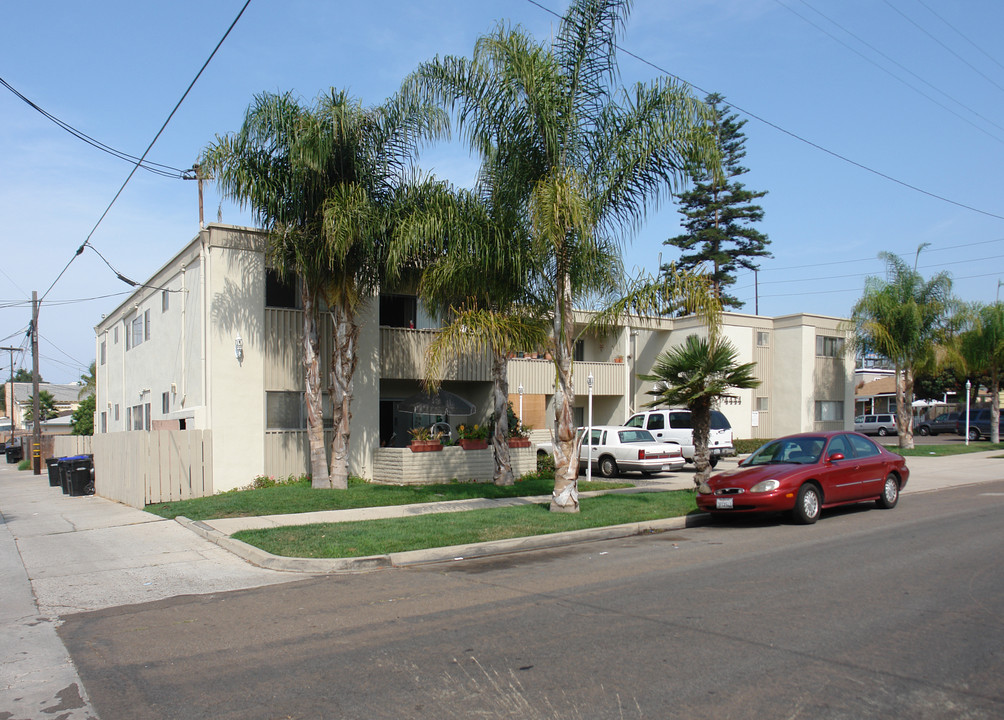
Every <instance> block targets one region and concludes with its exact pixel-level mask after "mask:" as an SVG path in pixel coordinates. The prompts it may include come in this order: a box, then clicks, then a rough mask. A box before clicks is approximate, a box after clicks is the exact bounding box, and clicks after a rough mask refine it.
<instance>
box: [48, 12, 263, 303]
mask: <svg viewBox="0 0 1004 720" xmlns="http://www.w3.org/2000/svg"><path fill="white" fill-rule="evenodd" d="M250 4H251V0H245V2H244V5H243V7H241V9H240V12H238V13H237V17H235V18H234V21H233V22H232V23H230V27H228V28H227V31H226V32H225V33H223V37H221V38H220V41H219V42H218V43H216V47H215V48H213V51H212V52H211V53H210V54H209V57H208V58H206V61H205V62H204V63H203V64H202V67H201V68H199V72H197V73H196V74H195V77H194V78H193V79H192V82H191V83H189V85H188V88H187V89H186V90H185V92H184V93H183V94H182V96H181V99H180V100H178V102H177V104H175V106H174V109H173V110H171V113H170V114H169V115H168V116H167V119H166V120H165V121H164V124H163V125H161V126H160V130H158V131H157V134H156V135H154V138H153V140H151V141H150V144H149V145H147V148H146V150H144V151H143V155H142V156H141V157H140V158H139V160H138V161H137V162H136V163H135V165H134V166H133V169H132V170H131V171H130V172H129V175H128V177H126V179H125V182H123V183H122V187H120V188H119V190H118V192H117V193H115V197H113V198H112V201H111V202H110V203H108V207H106V208H105V211H104V212H103V213H101V217H100V218H98V221H97V222H96V223H95V224H94V227H93V228H91V231H90V232H89V233H88V234H87V238H86V239H85V240H84V243H83V245H81V246H80V247H79V248H77V251H76V252H75V253H74V254H73V257H71V258H70V260H69V262H67V263H66V267H64V268H63V269H62V270H61V271H60V273H59V275H57V276H56V279H55V280H53V281H52V285H49V287H48V289H47V290H46V291H45V292H44V293H42V297H41V298H39V302H40V303H41V302H42V300H44V299H45V297H46V295H48V294H49V292H50V291H51V290H52V288H53V286H55V284H56V283H57V282H59V279H60V278H61V277H63V273H65V272H66V270H67V268H69V267H70V263H72V262H73V261H74V260H75V259H76V258H77V256H78V255H80V254H81V253H82V252H83V251H84V248H85V247H90V248H91V249H92V250H94V252H97V253H98V256H99V257H100V258H101V259H102V260H104V261H105V264H106V265H108V267H109V268H111V269H112V271H113V272H115V275H116V276H117V277H118V278H119V279H120V280H122V281H123V282H126V283H127V284H130V285H133V286H135V285H138V283H136V282H135V281H132V280H129V279H128V278H126V277H124V276H123V275H122V274H121V273H119V272H118V271H117V270H115V268H112V266H111V263H109V262H108V260H106V259H105V257H104V256H103V255H101V253H100V252H98V251H97V249H96V248H94V246H93V245H91V244H90V242H91V237H92V236H93V235H94V233H95V231H96V230H97V229H98V226H99V225H101V222H102V221H103V220H104V219H105V216H107V215H108V212H109V211H110V210H111V209H112V206H113V205H114V204H115V201H116V200H118V199H119V196H120V195H121V194H122V191H123V190H125V188H126V185H128V184H129V181H130V180H132V176H133V175H135V174H136V170H138V169H139V168H140V166H141V165H142V164H143V161H144V160H146V156H147V155H148V154H149V152H150V150H151V149H152V148H153V146H154V143H156V142H157V140H158V139H159V138H160V136H161V134H163V132H164V130H165V129H166V128H167V125H168V123H169V122H171V119H172V118H173V117H174V114H175V113H176V112H178V108H180V107H181V103H183V102H184V101H185V98H187V97H188V93H190V92H191V91H192V88H193V87H195V83H196V82H198V80H199V78H200V77H202V73H203V72H204V71H205V69H206V68H207V67H208V66H209V63H210V62H211V61H212V59H213V58H214V57H215V56H216V53H217V51H218V50H219V49H220V47H221V46H222V45H223V42H224V41H225V40H226V39H227V36H229V35H230V31H231V30H233V29H234V26H235V25H236V24H237V21H238V20H240V19H241V16H242V15H243V14H244V11H245V10H246V9H247V7H248V5H250Z"/></svg>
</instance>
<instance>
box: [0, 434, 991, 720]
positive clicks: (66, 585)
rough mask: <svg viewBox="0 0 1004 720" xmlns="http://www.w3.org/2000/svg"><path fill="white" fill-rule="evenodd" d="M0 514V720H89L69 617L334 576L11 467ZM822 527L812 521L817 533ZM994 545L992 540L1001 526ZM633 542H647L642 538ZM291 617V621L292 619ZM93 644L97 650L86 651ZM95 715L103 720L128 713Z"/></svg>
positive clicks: (966, 481)
mask: <svg viewBox="0 0 1004 720" xmlns="http://www.w3.org/2000/svg"><path fill="white" fill-rule="evenodd" d="M993 455H994V453H977V454H975V455H971V456H965V457H964V458H914V459H911V460H910V466H911V468H912V470H913V473H912V477H911V482H910V485H909V486H908V487H907V488H906V492H905V493H904V498H903V500H901V508H900V509H897V510H896V511H894V513H896V517H899V516H900V511H901V509H902V508H903V507H907V506H908V503H907V499H908V498H909V497H910V496H911V495H913V494H926V493H928V492H931V491H936V490H938V489H941V488H946V487H965V486H968V485H972V484H974V483H975V484H980V483H983V482H985V481H989V480H994V479H1000V478H1004V462H1002V461H1001V460H1000V459H995V458H994V457H993ZM689 479H690V478H689V474H688V473H686V472H684V473H681V474H679V477H678V478H677V480H676V482H681V483H683V484H684V485H686V483H687V481H689ZM670 480H672V479H670ZM988 497H993V495H990V496H988ZM0 515H2V521H3V527H2V528H0V572H2V578H3V582H2V584H0V620H2V626H0V647H3V648H4V655H3V665H2V667H0V718H3V719H13V718H34V717H46V718H52V717H58V718H61V719H62V720H75V719H77V718H93V717H97V713H96V712H95V710H94V707H93V706H92V704H91V702H90V698H89V696H88V690H87V689H85V688H87V687H89V686H90V683H91V681H90V680H88V682H87V683H82V682H81V681H80V677H79V675H78V672H77V666H76V664H75V662H74V661H75V660H76V657H74V658H73V659H71V657H70V653H69V652H68V651H67V648H66V646H64V644H63V642H62V641H61V640H60V638H59V637H58V636H57V633H56V630H57V628H58V627H59V626H60V625H62V624H63V623H69V622H70V619H71V618H72V619H73V622H77V621H78V620H82V619H85V618H89V617H92V616H93V613H94V611H102V612H106V613H109V614H110V615H111V616H114V615H115V613H118V612H127V611H129V612H131V611H132V610H133V609H134V608H148V607H149V608H152V607H157V606H160V605H165V606H166V605H171V604H173V603H181V604H185V603H208V604H210V605H213V606H217V605H218V606H219V607H227V605H226V603H228V602H230V603H233V602H234V599H235V598H237V597H254V596H255V594H256V592H264V591H261V590H259V591H256V590H254V589H255V588H264V587H266V586H273V585H274V586H276V588H275V589H276V592H280V591H281V590H282V589H284V588H293V587H296V583H297V581H301V584H307V585H309V584H311V583H323V582H325V581H326V580H327V578H319V577H318V573H319V572H331V571H333V570H334V569H333V568H328V569H325V570H319V571H317V570H315V571H312V572H289V571H275V570H266V569H263V568H262V567H256V566H254V565H251V564H249V563H248V562H246V561H245V560H243V559H241V558H240V557H238V556H236V555H234V554H233V553H231V552H228V551H226V550H225V549H224V548H223V547H222V546H221V545H219V544H217V543H215V542H211V541H209V540H207V539H206V538H205V537H204V536H203V535H200V534H197V533H194V532H192V531H191V530H190V529H189V528H187V527H185V526H184V525H182V524H180V523H177V522H174V521H167V520H163V519H162V518H159V517H157V516H154V515H151V514H149V513H145V512H143V511H140V510H135V509H133V508H128V507H125V506H123V505H120V504H117V503H114V502H110V501H107V500H105V499H103V498H100V497H93V496H92V497H85V498H70V497H66V496H63V495H62V494H61V493H60V492H59V491H58V489H56V488H49V487H48V486H47V482H46V480H45V476H44V475H43V476H42V477H37V476H32V475H31V474H30V473H26V472H18V471H16V470H15V469H13V467H12V466H7V467H3V466H0ZM866 515H867V514H866ZM297 521H299V520H297ZM826 524H827V523H825V522H824V523H820V524H819V527H823V526H825V525H826ZM685 532H687V533H690V532H695V530H687V531H685ZM224 534H225V533H224ZM674 535H675V532H663V533H661V534H659V535H654V536H651V538H650V539H651V540H653V541H654V542H656V543H658V542H660V541H665V540H667V539H668V538H672V537H674ZM991 536H993V534H992V533H991ZM997 536H998V537H999V536H1000V533H999V528H998V533H997ZM565 542H566V543H569V545H568V546H567V547H565V548H562V549H558V550H551V551H546V552H545V551H542V550H535V551H534V552H528V553H519V554H512V548H508V549H502V548H486V549H484V550H483V552H484V554H487V555H489V556H495V557H494V558H493V559H492V561H491V562H494V563H497V565H491V566H490V567H509V566H511V567H514V568H527V567H530V568H532V567H536V566H538V563H539V562H542V561H543V559H545V558H547V557H550V555H551V554H553V553H557V554H558V555H559V556H561V555H562V554H563V553H572V554H575V553H578V552H580V550H578V548H580V547H581V548H583V549H584V550H583V551H589V548H590V547H592V546H595V542H593V543H585V544H584V543H583V539H582V538H580V537H570V538H568V539H567V540H566V541H565ZM639 542H642V543H643V544H645V540H644V539H641V540H639ZM526 546H528V547H529V546H530V543H526ZM645 546H646V547H647V546H648V544H645ZM499 553H501V554H499ZM998 554H999V553H998ZM454 558H455V555H453V554H449V553H445V554H443V553H441V554H440V555H439V556H436V554H435V553H430V554H428V555H426V556H425V557H424V559H423V558H420V559H418V561H419V562H433V563H435V562H438V563H440V564H438V565H430V566H428V567H430V568H435V570H433V572H434V573H440V572H443V571H444V565H443V563H446V564H449V565H450V568H451V569H452V568H453V567H471V568H476V567H479V566H478V565H477V563H478V562H485V561H473V560H465V561H462V562H459V563H458V562H455V561H454ZM558 566H559V567H560V564H559V565H558ZM418 567H423V566H422V565H419V566H418ZM552 567H554V566H552ZM357 569H358V568H357ZM348 577H353V578H354V577H359V578H365V580H360V582H363V583H364V585H363V587H370V585H367V583H369V584H372V586H371V590H372V593H373V597H381V595H380V587H381V584H382V583H385V582H387V580H386V578H393V577H403V578H413V577H415V576H414V575H409V574H407V573H403V572H402V571H400V570H393V571H389V572H388V571H380V572H375V573H368V574H366V575H361V576H346V575H340V576H339V578H340V580H339V582H341V581H346V580H345V579H346V578H348ZM346 582H348V581H346ZM352 582H356V581H355V580H352ZM625 582H628V580H625ZM630 582H634V581H633V580H631V581H630ZM338 587H339V588H340V587H342V586H341V585H338ZM447 587H448V585H447ZM293 602H295V601H288V603H287V604H291V603H293ZM325 602H326V603H327V605H326V607H327V608H328V611H329V612H332V613H333V614H334V616H335V617H338V616H340V608H341V607H342V605H341V600H340V599H339V598H337V593H336V596H333V597H329V598H328V599H327V600H326V601H325ZM379 602H380V603H387V604H388V606H389V607H393V603H394V600H393V597H391V598H390V599H386V598H385V599H383V600H381V601H379ZM374 604H377V601H374ZM447 605H448V604H447ZM230 607H232V605H231V606H230ZM284 607H285V605H284V604H283V602H282V601H279V600H273V601H270V602H269V608H284ZM284 612H285V610H284ZM291 612H292V611H291ZM293 617H294V619H296V618H297V616H296V614H295V612H294V613H293ZM245 622H246V623H247V624H246V626H245V628H244V630H243V631H238V632H237V635H238V636H240V635H242V634H243V635H248V636H252V635H253V634H254V632H257V631H258V630H259V629H261V628H262V627H269V626H272V625H275V626H277V627H278V626H279V625H280V623H279V622H277V621H275V620H273V619H272V618H271V617H270V615H269V614H268V613H263V614H260V616H259V617H258V618H255V619H250V618H248V617H245ZM392 626H393V625H392ZM180 627H181V628H185V627H187V625H182V626H180ZM310 627H311V626H310V625H309V624H305V625H304V627H303V632H304V633H307V634H309V633H310ZM286 629H288V628H286ZM126 632H129V631H126ZM204 636H205V637H206V638H209V637H212V634H211V633H208V632H207V633H204ZM178 637H179V638H180V637H183V635H181V634H179V635H178ZM291 637H295V634H294V635H293V636H291ZM213 642H214V643H215V642H218V639H214V641H213ZM179 643H180V640H179ZM236 645H239V643H235V646H236ZM99 646H100V643H98V644H96V645H94V647H99ZM179 648H181V649H182V651H183V652H189V653H193V654H198V653H199V651H200V648H201V645H200V641H199V640H198V638H196V639H194V640H190V641H188V642H187V643H181V644H179ZM594 651H595V648H594ZM116 652H117V651H116ZM222 652H224V653H225V650H224V651H222ZM278 652H279V654H280V655H281V654H282V651H278ZM75 653H76V651H75ZM115 657H116V656H114V655H110V656H109V657H108V658H107V659H108V661H109V663H110V664H109V667H114V666H115V662H114V661H115ZM219 657H224V655H220V656H219ZM308 664H309V663H308ZM259 675H260V673H259ZM259 679H260V678H259ZM266 685H267V683H266ZM140 686H142V684H141V685H140ZM361 687H362V686H361ZM149 716H151V717H152V716H154V715H149ZM321 716H322V715H316V717H321ZM585 716H588V715H585ZM103 717H104V720H110V719H111V718H114V717H132V715H103ZM137 717H138V715H137ZM163 717H173V715H170V714H165V715H163ZM207 717H209V715H207ZM305 717H309V715H307V716H305ZM415 717H422V715H420V714H419V715H415Z"/></svg>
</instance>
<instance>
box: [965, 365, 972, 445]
mask: <svg viewBox="0 0 1004 720" xmlns="http://www.w3.org/2000/svg"><path fill="white" fill-rule="evenodd" d="M972 386H973V384H972V383H971V382H969V380H966V445H969V389H970V388H971V387H972Z"/></svg>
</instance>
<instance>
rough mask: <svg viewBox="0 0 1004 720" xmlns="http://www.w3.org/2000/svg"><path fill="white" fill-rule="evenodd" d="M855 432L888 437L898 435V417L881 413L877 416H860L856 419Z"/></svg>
mask: <svg viewBox="0 0 1004 720" xmlns="http://www.w3.org/2000/svg"><path fill="white" fill-rule="evenodd" d="M854 432H859V433H861V434H862V435H880V436H882V437H885V436H886V435H895V434H896V416H895V415H894V414H892V413H880V414H876V415H858V416H857V417H856V418H854Z"/></svg>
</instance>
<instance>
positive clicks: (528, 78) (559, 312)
mask: <svg viewBox="0 0 1004 720" xmlns="http://www.w3.org/2000/svg"><path fill="white" fill-rule="evenodd" d="M629 5H630V2H629V0H575V1H574V2H573V3H572V5H571V7H570V8H569V9H568V11H567V12H566V14H565V16H564V18H563V19H562V22H561V26H560V29H559V32H558V35H557V37H556V38H555V39H554V41H553V42H552V43H551V44H550V45H544V44H541V43H538V42H537V41H536V40H535V39H534V38H532V37H531V36H529V35H528V34H527V33H525V32H523V31H521V30H519V29H512V28H509V27H507V26H505V25H499V26H498V27H497V28H496V30H495V31H494V32H493V33H491V34H489V35H487V36H484V37H482V38H480V39H479V40H478V41H477V44H476V45H475V48H474V55H473V57H472V58H471V59H465V58H453V57H447V58H444V59H437V60H435V61H433V62H431V63H427V64H425V65H423V66H422V67H421V68H420V69H419V71H418V77H419V78H420V79H421V82H423V83H424V84H425V87H426V88H427V89H428V90H429V91H430V92H433V93H435V94H436V95H437V97H439V99H440V101H441V102H443V103H444V104H445V105H447V106H448V107H450V108H452V109H455V110H456V111H457V114H458V116H459V124H460V127H461V129H462V131H463V133H464V136H465V137H466V139H467V141H468V142H469V143H470V145H471V146H472V148H473V149H475V150H476V151H478V152H479V153H480V154H481V155H482V157H483V158H489V159H490V161H491V162H492V164H493V165H496V166H498V167H502V168H505V172H506V183H507V186H508V187H510V188H512V190H511V195H510V197H511V198H512V199H513V201H514V202H518V203H519V207H520V208H521V209H522V210H523V212H524V213H525V216H526V217H528V218H529V219H530V239H531V246H532V247H533V248H534V251H535V253H536V254H537V255H538V257H540V258H542V260H543V263H542V265H541V267H542V268H543V273H544V275H543V277H542V278H541V280H542V281H543V280H544V279H546V280H547V282H548V285H549V288H548V289H549V292H548V300H549V303H548V304H549V310H550V314H551V322H552V336H553V337H552V342H553V343H554V363H555V376H556V382H555V385H556V391H555V416H556V425H557V442H556V443H555V465H556V467H557V470H556V472H555V487H554V493H553V496H552V501H551V509H552V511H564V512H577V511H578V508H579V503H578V487H577V477H578V457H577V453H576V452H575V427H574V423H573V420H572V417H573V416H572V406H573V402H574V398H575V389H574V387H573V385H572V355H573V348H574V343H575V335H574V334H573V333H574V330H573V328H574V325H573V309H574V307H575V305H576V303H578V302H581V300H582V299H583V298H584V297H586V296H587V295H588V294H589V293H590V292H592V291H594V290H596V289H597V287H603V286H605V285H607V284H608V281H609V279H610V264H609V263H606V267H604V263H601V262H597V259H598V258H603V257H607V258H609V257H610V253H609V250H610V249H611V248H614V249H616V248H617V243H616V242H615V241H613V239H612V238H614V237H619V236H620V235H621V234H622V233H624V232H629V231H631V230H634V229H636V228H637V226H638V225H639V224H640V222H641V220H642V219H643V218H644V216H645V213H646V211H647V209H648V207H649V205H650V204H651V203H653V202H656V201H658V200H659V199H660V196H662V195H663V194H664V193H666V192H667V191H670V192H671V191H673V190H675V189H676V187H677V185H678V184H681V183H682V182H684V181H685V179H686V172H685V168H686V167H687V166H688V163H689V162H691V161H695V160H696V159H697V158H698V157H700V158H701V159H703V160H704V161H705V162H706V163H707V164H708V165H709V166H713V165H715V164H716V163H717V157H716V152H715V147H714V142H713V138H712V137H711V135H710V133H709V132H708V130H707V121H708V120H709V119H710V113H709V112H708V110H707V108H706V107H705V106H704V105H703V104H702V103H701V102H700V101H699V100H697V99H696V98H694V97H693V96H692V95H691V94H690V93H689V92H688V91H687V90H686V89H685V88H684V87H683V86H681V85H679V84H676V83H674V82H670V81H667V80H660V81H657V82H654V83H650V84H638V85H637V86H635V87H634V88H633V89H632V90H631V91H630V92H629V91H627V90H624V89H623V88H621V87H620V86H617V85H615V81H616V76H617V65H616V36H617V33H618V31H619V30H620V28H621V26H622V25H623V23H624V22H625V21H626V19H627V15H628V9H629ZM617 255H619V253H615V255H614V257H617ZM542 284H543V282H542Z"/></svg>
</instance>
